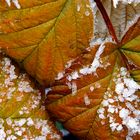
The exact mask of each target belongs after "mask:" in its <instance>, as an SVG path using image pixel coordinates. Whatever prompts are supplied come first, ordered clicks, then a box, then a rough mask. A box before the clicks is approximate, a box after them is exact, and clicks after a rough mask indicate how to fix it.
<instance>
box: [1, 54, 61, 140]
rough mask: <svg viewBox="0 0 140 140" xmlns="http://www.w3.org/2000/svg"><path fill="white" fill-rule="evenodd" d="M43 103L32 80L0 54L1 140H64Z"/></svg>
mask: <svg viewBox="0 0 140 140" xmlns="http://www.w3.org/2000/svg"><path fill="white" fill-rule="evenodd" d="M43 102H44V101H43V98H42V97H41V92H40V91H39V90H38V89H36V88H35V85H34V84H33V82H31V81H30V80H29V77H28V76H27V75H26V74H20V73H19V69H18V68H17V67H16V66H15V65H13V64H12V63H11V60H10V59H9V58H7V57H4V56H2V55H0V139H1V140H15V139H26V140H27V139H28V140H29V139H34V140H39V139H41V140H45V139H48V140H60V139H61V137H60V134H59V133H58V131H57V130H56V128H55V127H54V125H53V123H52V122H51V121H50V119H49V116H48V115H47V113H46V111H45V106H44V105H43V104H44V103H43Z"/></svg>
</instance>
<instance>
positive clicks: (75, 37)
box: [0, 0, 93, 85]
mask: <svg viewBox="0 0 140 140" xmlns="http://www.w3.org/2000/svg"><path fill="white" fill-rule="evenodd" d="M19 4H20V6H21V9H17V8H16V7H15V6H14V4H12V6H11V7H8V5H7V4H6V3H5V2H4V1H2V2H1V3H0V32H1V34H0V46H1V48H2V50H4V51H5V53H6V54H8V55H9V56H10V57H12V58H14V59H15V60H16V61H18V62H19V63H20V64H21V65H22V66H23V67H24V68H25V69H26V71H27V72H28V73H29V74H30V75H31V76H33V77H35V78H36V79H37V80H38V81H39V82H40V83H41V84H44V85H48V84H50V83H53V81H54V77H55V76H56V74H57V73H58V72H60V71H61V70H63V68H64V65H65V63H66V62H67V61H68V60H70V59H72V58H75V57H76V56H77V55H79V54H80V53H81V52H83V51H84V49H85V48H87V47H89V40H90V39H91V37H92V31H93V16H92V12H91V9H90V8H89V1H88V0H87V1H85V0H82V1H81V0H40V1H38V0H33V1H28V0H19Z"/></svg>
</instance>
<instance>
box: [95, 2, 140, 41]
mask: <svg viewBox="0 0 140 140" xmlns="http://www.w3.org/2000/svg"><path fill="white" fill-rule="evenodd" d="M102 3H103V5H104V7H105V9H106V11H107V13H108V16H109V17H110V20H111V21H112V24H113V26H114V29H115V31H116V35H117V37H118V38H119V40H121V38H122V36H123V35H124V34H125V31H126V30H128V28H129V27H130V26H131V25H132V24H133V23H134V22H135V20H136V18H137V16H138V15H139V13H140V4H137V5H135V4H134V3H131V4H124V3H122V2H121V1H119V3H118V5H117V7H116V8H115V7H114V6H113V2H112V0H102ZM95 25H96V26H95V27H96V28H95V29H96V31H95V36H96V37H97V38H99V37H103V38H104V37H106V36H108V30H107V27H106V25H105V22H104V19H103V18H102V15H101V14H100V11H99V10H97V12H96V21H95Z"/></svg>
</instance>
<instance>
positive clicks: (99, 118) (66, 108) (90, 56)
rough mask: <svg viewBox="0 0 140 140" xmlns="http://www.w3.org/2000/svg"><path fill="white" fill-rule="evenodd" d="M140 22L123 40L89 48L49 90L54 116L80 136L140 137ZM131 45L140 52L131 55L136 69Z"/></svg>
mask: <svg viewBox="0 0 140 140" xmlns="http://www.w3.org/2000/svg"><path fill="white" fill-rule="evenodd" d="M139 26H140V22H139V20H138V21H137V22H136V23H135V24H134V25H133V26H132V27H131V28H130V29H129V31H128V32H127V33H126V35H125V36H124V38H123V39H122V42H123V43H122V45H121V46H117V45H116V44H114V43H111V42H107V43H106V42H103V43H102V44H99V45H95V46H93V48H90V49H88V51H89V52H87V53H85V54H82V55H81V56H80V57H79V58H77V59H76V60H75V61H74V62H73V63H72V64H71V66H70V67H69V68H66V70H65V71H64V72H63V74H64V76H63V77H62V78H60V80H58V81H56V84H55V86H53V87H52V88H51V91H49V93H48V97H47V100H46V104H47V109H48V110H49V112H51V113H52V117H55V118H56V119H58V120H59V121H61V122H63V124H64V126H65V127H66V128H67V129H68V130H69V131H71V132H72V133H73V134H75V135H76V136H78V137H79V138H80V139H84V140H95V139H98V140H125V139H131V138H132V139H133V140H138V139H140V135H139V129H138V128H139V125H140V123H139V117H138V116H139V113H138V112H139V111H140V110H139V109H140V108H139V105H140V103H139V99H140V85H139V80H140V79H139V71H140V67H139V62H140V61H139V56H140V55H139V50H140V39H139V35H140V32H139V31H137V29H138V28H139ZM132 31H133V33H132ZM130 32H131V36H128V35H129V33H130ZM126 38H127V39H126ZM124 40H125V41H124ZM124 42H125V44H124ZM129 50H130V51H131V56H133V55H134V56H135V53H137V54H138V57H136V56H135V58H133V60H132V62H133V63H135V65H136V66H137V67H136V69H135V68H134V67H132V69H131V67H130V66H131V64H130V62H129V61H130V59H131V57H130V54H128V53H126V52H127V51H129ZM133 78H134V79H133ZM134 80H136V81H134Z"/></svg>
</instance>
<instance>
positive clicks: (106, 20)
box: [94, 0, 120, 44]
mask: <svg viewBox="0 0 140 140" xmlns="http://www.w3.org/2000/svg"><path fill="white" fill-rule="evenodd" d="M94 1H95V2H96V4H97V7H98V8H99V10H100V12H101V14H102V16H103V19H104V21H105V23H106V25H107V28H108V30H109V33H110V35H111V36H112V38H113V39H114V40H115V41H116V43H117V44H120V42H119V41H118V38H117V36H116V33H115V30H114V27H113V25H112V22H111V21H110V18H109V16H108V14H107V12H106V10H105V8H104V6H103V4H102V2H101V1H100V0H94Z"/></svg>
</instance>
